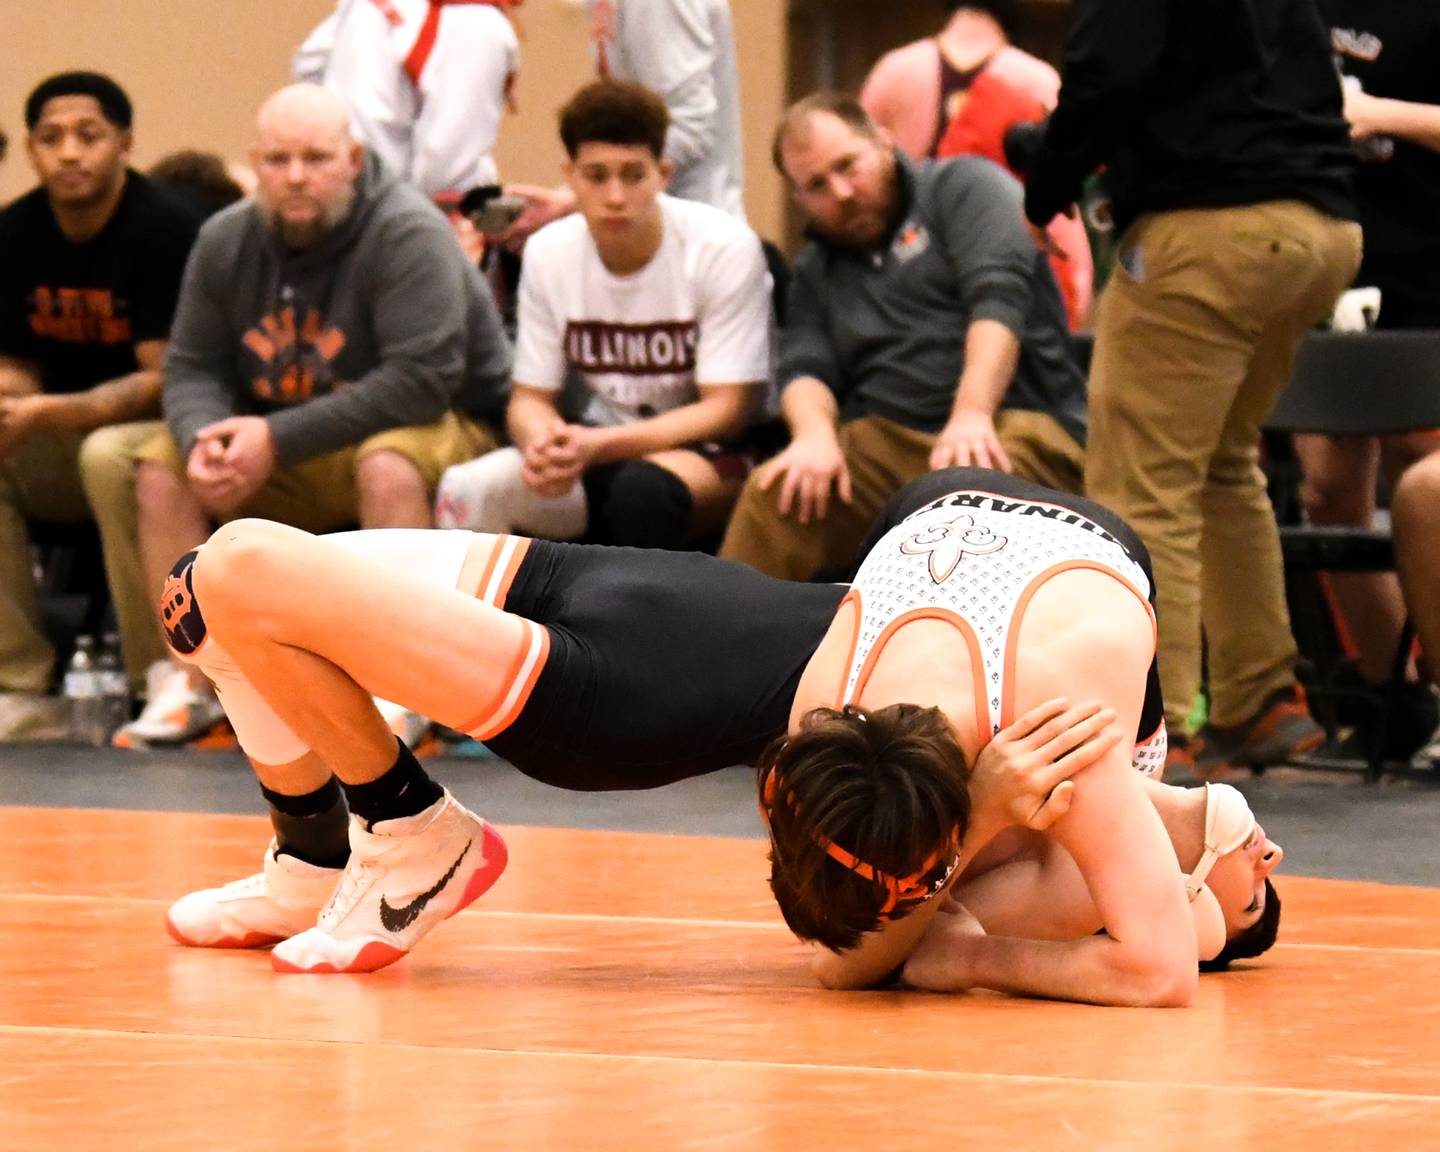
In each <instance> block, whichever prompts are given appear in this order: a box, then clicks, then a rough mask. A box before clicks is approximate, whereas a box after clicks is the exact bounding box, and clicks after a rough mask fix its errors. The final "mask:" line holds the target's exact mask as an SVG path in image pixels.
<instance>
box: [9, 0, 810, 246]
mask: <svg viewBox="0 0 1440 1152" xmlns="http://www.w3.org/2000/svg"><path fill="white" fill-rule="evenodd" d="M333 2H334V0H286V2H283V3H282V2H279V0H210V2H206V0H143V2H139V0H57V2H52V3H48V4H7V5H6V6H5V9H6V11H5V31H6V40H7V44H6V49H5V56H6V60H5V67H4V69H3V70H0V127H3V128H4V130H5V133H6V134H7V135H8V136H9V137H10V156H9V159H8V160H7V161H6V162H5V164H4V166H3V168H0V201H3V200H8V199H10V198H12V197H14V196H15V195H17V194H19V193H21V192H24V191H25V190H26V189H28V188H30V187H32V186H33V183H34V180H33V176H32V173H31V170H30V166H29V161H28V159H27V158H26V156H25V146H24V144H25V141H24V136H25V126H24V121H23V119H22V112H23V107H24V100H25V96H26V94H27V93H28V92H29V91H30V89H31V88H33V87H34V85H35V84H36V83H38V82H39V81H40V80H41V79H43V78H44V77H45V76H48V75H50V74H51V73H54V72H60V71H65V70H67V69H72V68H89V69H94V70H96V71H100V72H107V73H109V74H110V75H112V76H114V77H115V79H116V80H118V81H119V82H120V84H121V85H122V86H123V87H124V88H125V90H126V91H127V92H128V93H129V94H130V98H131V100H132V101H133V102H134V104H135V153H134V159H135V163H136V165H137V167H140V168H144V167H147V166H148V165H149V164H151V163H153V162H154V161H155V160H157V159H159V158H160V157H161V156H163V155H165V153H167V152H170V151H173V150H174V149H177V148H183V147H194V148H204V149H207V150H210V151H214V152H218V153H220V154H221V155H223V156H225V157H226V158H227V159H244V158H245V156H246V154H247V153H248V151H249V147H250V126H251V122H252V119H253V116H254V114H255V110H256V109H257V108H258V107H259V106H260V102H261V101H262V100H263V99H264V98H265V97H266V96H267V95H268V94H269V93H270V92H272V91H274V90H275V89H276V88H278V87H280V86H281V85H282V84H284V83H285V82H286V81H287V80H288V79H289V76H290V55H291V53H292V52H293V51H294V50H295V48H296V47H297V46H298V45H299V44H300V42H301V41H302V40H303V39H304V38H305V36H306V34H307V33H308V32H309V31H310V29H311V28H313V27H314V26H315V25H316V24H318V23H319V22H320V20H321V19H323V18H324V17H325V15H326V14H327V13H329V11H330V10H331V8H332V7H333ZM731 10H732V13H733V16H734V21H735V35H736V43H737V47H738V50H739V53H740V75H741V88H742V98H743V100H744V102H745V129H746V131H745V146H746V171H745V181H746V206H747V211H748V212H749V214H750V219H751V223H752V224H753V225H754V226H755V228H756V230H757V231H759V232H761V233H762V234H764V235H771V236H774V235H779V233H780V229H781V227H782V220H783V195H782V189H781V187H780V183H779V181H778V180H777V179H776V177H775V175H774V173H772V172H771V170H770V162H769V157H768V148H769V136H770V125H771V124H773V123H774V121H775V119H776V117H778V115H779V113H780V111H781V109H782V108H783V106H784V103H785V73H786V52H787V47H786V36H785V5H784V3H782V2H780V0H731ZM518 21H519V25H520V27H521V29H522V30H523V35H524V40H523V41H522V43H521V46H520V51H521V71H520V85H519V92H518V99H519V105H520V112H519V115H517V116H512V117H510V118H508V119H507V120H506V122H505V123H504V125H503V126H502V128H501V132H500V147H499V149H498V160H499V164H500V171H501V172H502V174H503V175H504V176H506V177H507V178H510V179H514V180H523V181H526V182H531V183H537V182H538V183H543V182H548V181H550V180H552V179H558V178H559V166H560V161H561V159H562V158H563V152H562V149H561V147H560V142H559V139H558V137H557V136H556V132H555V112H556V109H558V108H559V107H560V105H561V104H562V103H563V102H564V100H565V98H566V97H567V96H569V94H570V93H571V92H572V91H573V90H574V89H575V88H577V87H579V85H580V84H581V83H583V82H584V81H585V80H586V79H588V78H589V76H590V74H591V66H590V61H589V56H588V51H587V47H586V17H585V14H584V9H583V7H582V6H580V5H578V4H576V3H573V2H572V0H527V2H526V3H525V4H524V5H522V6H521V8H520V9H519V12H518Z"/></svg>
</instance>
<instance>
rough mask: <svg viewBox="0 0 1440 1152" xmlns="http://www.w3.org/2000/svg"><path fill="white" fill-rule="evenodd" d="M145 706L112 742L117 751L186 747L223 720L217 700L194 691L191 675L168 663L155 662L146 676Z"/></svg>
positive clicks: (208, 693) (210, 694) (205, 691)
mask: <svg viewBox="0 0 1440 1152" xmlns="http://www.w3.org/2000/svg"><path fill="white" fill-rule="evenodd" d="M145 686H146V693H145V694H146V697H147V700H146V704H145V707H144V708H143V709H142V710H141V712H140V715H139V716H137V717H136V718H135V719H134V720H132V721H130V723H129V724H126V725H124V726H123V727H122V728H121V729H120V730H119V731H118V732H116V733H115V735H114V736H113V737H112V738H111V741H110V742H111V743H112V744H114V745H115V747H117V748H144V747H146V746H147V745H150V744H188V743H189V742H190V741H192V740H195V739H197V738H198V737H201V736H204V735H205V734H206V733H207V732H209V731H210V730H211V729H213V728H215V727H217V726H218V725H219V724H220V723H221V722H222V721H223V720H224V719H225V709H224V708H223V707H221V705H220V699H219V697H218V696H216V695H215V693H214V692H213V691H212V690H210V687H209V685H208V684H207V685H206V687H205V689H203V690H199V691H197V690H196V689H195V688H194V687H192V686H191V684H190V672H189V671H188V670H187V669H186V668H184V667H182V666H181V665H179V664H172V663H171V662H170V661H169V660H157V661H156V662H155V663H154V664H152V665H150V670H149V671H148V672H146V674H145Z"/></svg>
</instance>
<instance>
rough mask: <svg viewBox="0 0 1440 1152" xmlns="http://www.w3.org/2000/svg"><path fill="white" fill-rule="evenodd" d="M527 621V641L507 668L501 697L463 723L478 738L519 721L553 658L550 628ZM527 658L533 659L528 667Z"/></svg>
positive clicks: (524, 631) (498, 695) (465, 728)
mask: <svg viewBox="0 0 1440 1152" xmlns="http://www.w3.org/2000/svg"><path fill="white" fill-rule="evenodd" d="M524 623H525V628H524V630H523V632H522V635H523V636H524V637H525V642H524V644H522V645H521V646H520V650H519V651H518V652H517V653H516V654H515V658H514V659H513V660H512V661H511V662H510V666H509V668H507V669H506V670H505V678H504V680H503V681H502V684H503V687H502V688H501V690H500V692H499V693H498V694H497V698H496V699H494V700H491V701H490V702H489V703H488V704H487V705H486V706H485V707H484V708H483V709H482V710H481V711H479V712H478V713H476V715H475V716H474V718H473V719H471V720H470V721H469V722H467V723H465V724H462V725H461V726H460V730H461V731H462V732H465V733H466V734H467V735H470V736H473V737H474V738H475V739H476V740H488V739H489V738H490V737H492V736H498V735H499V734H500V733H501V732H503V731H505V729H506V728H508V727H510V725H511V724H513V723H514V722H515V718H516V717H517V716H519V715H520V712H521V710H522V709H523V708H524V707H525V705H526V703H527V702H528V701H529V699H530V693H531V692H532V691H534V689H535V682H536V681H537V680H538V679H539V678H540V672H541V670H542V669H543V668H544V667H545V663H546V661H547V660H549V658H550V632H549V630H548V629H546V628H542V627H541V626H540V625H539V624H536V623H534V622H533V621H530V620H526V621H525V622H524ZM532 652H533V653H534V656H533V661H532ZM527 661H532V662H531V663H530V665H529V667H528V669H527V668H526V663H527ZM522 676H523V678H524V679H523V680H522V679H521V677H522ZM517 684H518V687H517ZM501 709H503V712H502V711H501Z"/></svg>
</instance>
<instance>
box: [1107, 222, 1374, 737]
mask: <svg viewBox="0 0 1440 1152" xmlns="http://www.w3.org/2000/svg"><path fill="white" fill-rule="evenodd" d="M1359 261H1360V228H1359V225H1356V224H1352V223H1347V222H1345V221H1341V220H1337V219H1335V218H1333V217H1330V216H1327V215H1325V214H1323V213H1321V212H1318V211H1316V210H1315V209H1313V208H1311V207H1309V206H1308V205H1305V204H1302V203H1299V202H1294V201H1279V202H1275V203H1269V204H1262V205H1255V206H1250V207H1243V208H1227V209H1207V210H1188V211H1183V212H1167V213H1161V214H1156V215H1153V216H1147V217H1142V218H1141V219H1140V220H1139V221H1137V222H1136V223H1135V224H1134V225H1133V226H1132V227H1131V228H1130V229H1129V230H1128V231H1127V232H1126V234H1125V235H1124V236H1123V237H1122V238H1121V242H1120V247H1119V259H1118V261H1117V263H1116V267H1115V271H1114V273H1113V274H1112V277H1111V279H1110V282H1109V284H1108V285H1107V286H1106V289H1105V292H1104V293H1103V295H1102V296H1101V300H1100V306H1099V310H1098V313H1097V316H1096V332H1095V356H1094V361H1093V363H1092V365H1091V369H1090V438H1089V443H1088V447H1087V450H1086V455H1085V489H1086V494H1087V495H1088V496H1090V497H1092V498H1093V499H1095V500H1098V501H1099V502H1100V503H1102V504H1105V505H1106V506H1108V507H1109V508H1111V509H1113V510H1114V511H1115V512H1117V513H1119V514H1120V515H1121V516H1123V517H1124V518H1125V519H1126V520H1127V521H1128V522H1129V523H1130V524H1131V526H1132V527H1134V529H1135V530H1136V531H1137V532H1138V533H1139V534H1140V537H1141V539H1143V540H1144V541H1145V544H1146V546H1147V547H1148V548H1149V550H1150V555H1151V558H1152V560H1153V561H1154V567H1155V580H1156V586H1157V587H1156V595H1157V606H1158V615H1159V625H1160V641H1159V644H1160V651H1159V662H1160V679H1161V684H1162V687H1163V688H1164V692H1165V702H1166V711H1167V714H1168V719H1169V722H1170V724H1171V725H1173V726H1174V727H1175V730H1177V731H1181V732H1183V731H1185V723H1184V722H1185V718H1186V717H1187V716H1188V714H1189V712H1190V709H1191V707H1192V705H1193V702H1194V700H1195V696H1196V693H1197V692H1198V691H1199V688H1200V677H1201V626H1202V621H1203V626H1204V632H1205V636H1206V638H1207V640H1208V643H1209V660H1210V693H1211V708H1210V716H1211V719H1212V720H1213V722H1214V723H1216V724H1217V725H1223V726H1231V725H1235V724H1239V723H1243V722H1244V721H1246V720H1248V719H1250V718H1251V717H1252V716H1254V714H1255V711H1256V708H1257V707H1258V706H1259V704H1260V703H1261V702H1262V701H1263V700H1264V699H1265V697H1266V696H1268V695H1269V694H1270V693H1272V692H1274V691H1276V690H1277V689H1280V688H1284V687H1287V686H1289V685H1290V684H1292V683H1293V681H1294V665H1295V641H1294V638H1293V636H1292V635H1291V631H1290V618H1289V613H1288V610H1287V608H1286V605H1285V589H1284V575H1283V570H1282V564H1281V558H1280V545H1279V538H1278V534H1277V532H1276V528H1275V518H1274V514H1273V512H1272V510H1271V506H1270V502H1269V500H1268V499H1267V497H1266V493H1265V482H1264V477H1263V476H1262V474H1261V472H1260V468H1259V463H1258V460H1259V434H1260V427H1261V424H1262V423H1263V422H1264V420H1265V418H1266V416H1268V415H1269V412H1270V409H1271V408H1272V407H1273V406H1274V403H1275V400H1276V398H1277V397H1278V396H1279V394H1280V392H1281V390H1282V389H1283V388H1284V387H1285V385H1286V383H1287V382H1288V381H1289V379H1290V369H1291V365H1292V363H1293V361H1294V357H1295V350H1296V347H1297V346H1298V345H1299V342H1300V340H1301V339H1302V338H1303V336H1304V335H1305V333H1306V331H1307V330H1308V329H1310V328H1311V327H1313V326H1314V325H1315V324H1317V323H1318V322H1319V321H1320V320H1322V319H1323V318H1324V317H1325V316H1327V315H1328V314H1329V312H1330V310H1331V309H1332V308H1333V307H1334V304H1335V300H1336V299H1337V297H1338V296H1339V294H1340V292H1341V291H1342V290H1343V289H1344V288H1345V287H1346V286H1347V285H1348V284H1349V283H1350V281H1351V280H1352V279H1353V278H1354V275H1355V271H1356V269H1357V267H1358V266H1359Z"/></svg>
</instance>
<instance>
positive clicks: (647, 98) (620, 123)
mask: <svg viewBox="0 0 1440 1152" xmlns="http://www.w3.org/2000/svg"><path fill="white" fill-rule="evenodd" d="M669 127H670V113H669V112H668V111H666V109H665V101H663V100H661V99H660V97H659V96H657V95H656V94H655V93H654V92H652V91H650V89H649V88H646V87H645V86H644V85H643V84H631V83H629V82H628V81H624V80H597V81H595V83H593V84H587V85H585V87H584V88H581V89H580V91H578V92H576V93H575V95H573V96H572V97H570V100H569V102H568V103H567V104H566V105H565V107H563V108H561V109H560V139H561V141H562V142H563V143H564V145H565V152H566V154H567V155H568V156H569V157H570V159H571V160H574V159H575V156H576V154H577V153H578V152H579V151H580V146H581V145H582V144H638V145H641V146H642V147H645V148H648V149H649V150H650V153H651V155H653V156H654V157H655V159H657V160H659V159H660V157H661V156H663V155H664V153H665V133H666V131H668V130H669Z"/></svg>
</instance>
